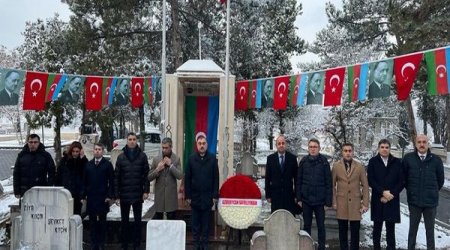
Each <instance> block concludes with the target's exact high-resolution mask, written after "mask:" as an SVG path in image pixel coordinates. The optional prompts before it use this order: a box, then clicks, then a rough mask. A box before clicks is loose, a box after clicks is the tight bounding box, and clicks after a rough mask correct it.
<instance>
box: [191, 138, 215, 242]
mask: <svg viewBox="0 0 450 250" xmlns="http://www.w3.org/2000/svg"><path fill="white" fill-rule="evenodd" d="M195 141H196V144H197V152H196V153H194V154H193V155H191V156H190V157H189V159H188V162H187V167H186V174H185V189H186V201H187V202H188V203H189V204H190V205H191V207H192V234H193V237H194V249H196V250H200V249H201V250H204V249H208V236H209V224H210V221H211V208H212V206H213V205H215V204H216V203H217V199H218V198H219V166H218V164H217V159H216V157H215V156H214V155H212V154H210V153H208V152H207V151H206V150H207V148H208V143H207V142H206V135H205V134H204V133H203V132H199V133H198V134H197V135H196V138H195Z"/></svg>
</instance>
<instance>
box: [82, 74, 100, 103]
mask: <svg viewBox="0 0 450 250" xmlns="http://www.w3.org/2000/svg"><path fill="white" fill-rule="evenodd" d="M102 85H103V79H102V77H99V76H88V77H87V78H86V84H85V104H86V105H85V106H86V110H94V111H98V110H101V109H102V92H103V91H102Z"/></svg>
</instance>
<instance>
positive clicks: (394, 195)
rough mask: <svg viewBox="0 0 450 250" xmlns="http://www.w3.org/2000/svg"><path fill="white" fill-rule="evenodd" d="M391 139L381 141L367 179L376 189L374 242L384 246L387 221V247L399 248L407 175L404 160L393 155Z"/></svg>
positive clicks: (371, 205)
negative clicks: (397, 234) (398, 226)
mask: <svg viewBox="0 0 450 250" xmlns="http://www.w3.org/2000/svg"><path fill="white" fill-rule="evenodd" d="M390 146H391V144H390V142H389V141H388V140H386V139H382V140H381V141H380V142H379V143H378V154H377V155H376V156H375V157H373V158H372V159H370V160H369V165H368V167H367V178H368V180H369V186H370V187H371V188H372V197H371V203H370V207H371V209H370V215H371V219H372V221H373V222H374V228H373V245H374V249H381V248H380V239H381V230H382V227H383V222H385V223H386V241H387V248H386V249H395V223H400V192H401V191H402V190H403V187H404V181H403V180H404V177H403V171H402V164H401V161H400V159H398V158H396V157H394V156H392V155H391V154H390Z"/></svg>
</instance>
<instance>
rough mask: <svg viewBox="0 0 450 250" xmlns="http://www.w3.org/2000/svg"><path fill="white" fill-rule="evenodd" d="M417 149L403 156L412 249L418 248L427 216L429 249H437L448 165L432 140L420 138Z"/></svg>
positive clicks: (426, 227)
mask: <svg viewBox="0 0 450 250" xmlns="http://www.w3.org/2000/svg"><path fill="white" fill-rule="evenodd" d="M415 146H416V149H415V151H414V152H411V153H408V154H406V155H405V156H404V157H403V162H402V165H403V171H404V174H405V188H406V191H407V192H406V194H407V197H408V208H409V233H408V249H415V247H416V237H417V229H418V227H419V223H420V219H421V217H422V215H423V220H424V222H425V231H426V237H427V249H435V245H434V221H435V219H436V207H437V206H438V204H439V190H441V188H442V186H443V185H444V165H443V164H442V160H441V158H439V156H437V155H435V154H433V153H431V151H430V150H429V148H428V137H427V136H426V135H418V136H417V137H416V144H415Z"/></svg>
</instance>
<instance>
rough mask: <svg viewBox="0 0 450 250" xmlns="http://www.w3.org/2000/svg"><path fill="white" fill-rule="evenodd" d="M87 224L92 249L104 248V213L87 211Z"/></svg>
mask: <svg viewBox="0 0 450 250" xmlns="http://www.w3.org/2000/svg"><path fill="white" fill-rule="evenodd" d="M89 224H90V229H89V231H90V234H91V246H92V249H93V250H100V249H105V234H106V213H89Z"/></svg>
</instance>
